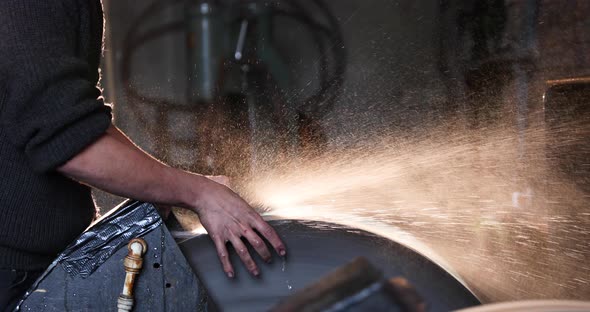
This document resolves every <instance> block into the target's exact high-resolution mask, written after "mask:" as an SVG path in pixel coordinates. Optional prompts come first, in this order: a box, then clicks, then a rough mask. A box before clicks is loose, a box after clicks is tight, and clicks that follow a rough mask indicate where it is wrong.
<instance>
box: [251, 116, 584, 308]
mask: <svg viewBox="0 0 590 312" xmlns="http://www.w3.org/2000/svg"><path fill="white" fill-rule="evenodd" d="M441 133H444V136H440V135H437V136H436V138H425V139H420V140H392V139H382V138H381V139H379V140H373V141H372V142H365V144H363V146H360V147H358V148H347V149H346V150H342V149H337V148H336V149H334V150H333V152H329V153H326V154H323V155H320V156H318V157H315V158H313V157H309V158H307V159H305V160H302V159H301V158H297V159H296V160H289V159H282V160H281V161H280V162H278V163H280V164H279V165H275V166H274V167H272V168H270V169H268V170H266V171H263V172H257V173H256V174H255V175H254V176H253V177H251V178H250V179H249V180H248V181H247V182H245V183H243V186H242V190H241V193H243V195H244V196H245V197H246V198H247V199H248V200H249V201H250V202H252V203H254V204H255V205H256V206H260V207H266V208H267V210H266V214H267V215H274V216H280V217H284V218H295V219H313V220H324V221H331V222H337V223H343V224H346V225H350V226H355V227H358V228H362V229H366V230H371V231H373V232H378V233H379V234H381V235H386V236H388V237H390V238H391V239H394V240H398V241H401V242H403V243H406V244H408V245H411V246H414V248H416V249H417V250H420V251H422V252H427V251H428V250H429V248H430V250H432V251H433V253H431V254H429V255H428V256H430V257H431V258H434V260H435V261H438V262H439V263H442V264H443V266H445V267H447V268H448V269H450V270H451V271H452V272H454V273H457V274H458V275H459V276H460V277H461V278H462V279H463V280H464V281H466V283H467V284H468V286H469V287H470V288H471V289H473V290H474V291H475V292H476V294H477V295H478V296H479V297H480V298H482V299H483V300H484V301H504V300H515V299H533V298H534V299H539V298H571V299H584V298H586V299H587V298H588V296H589V295H590V265H589V263H590V261H588V258H589V256H590V247H589V243H588V242H589V241H590V229H589V228H588V224H590V212H588V210H587V209H585V207H587V205H586V204H587V203H588V198H587V197H584V195H583V193H582V192H581V191H579V190H577V189H576V187H575V186H574V185H573V184H571V183H568V182H566V181H567V179H562V178H560V177H559V176H558V174H556V173H554V172H550V170H549V169H547V167H548V166H546V159H545V153H544V147H543V146H544V144H542V142H543V131H541V130H534V131H528V133H527V134H526V135H527V138H528V142H532V143H527V146H526V148H527V150H528V153H527V155H528V156H527V157H526V158H523V156H522V152H521V151H522V149H520V148H519V146H520V147H522V142H519V141H518V135H516V134H515V133H514V132H511V131H508V130H506V128H505V127H504V128H502V127H500V128H498V129H496V130H494V129H489V128H488V129H486V130H485V131H465V129H459V130H453V131H451V130H449V129H440V131H438V134H441ZM274 163H275V164H276V163H277V162H274ZM548 180H551V181H553V183H552V186H551V189H548V188H547V182H548ZM555 181H557V182H555ZM586 196H587V195H586ZM407 233H409V234H410V235H409V236H408V235H407ZM423 245H426V246H427V247H428V248H425V247H424V246H423Z"/></svg>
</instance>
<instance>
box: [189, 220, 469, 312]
mask: <svg viewBox="0 0 590 312" xmlns="http://www.w3.org/2000/svg"><path fill="white" fill-rule="evenodd" d="M270 224H271V225H272V226H273V227H275V229H276V230H277V232H278V233H279V235H280V236H281V238H282V239H283V241H284V242H285V244H286V246H287V252H288V255H287V257H286V258H285V259H282V258H280V257H279V256H277V255H276V254H274V258H273V261H272V263H271V264H267V263H265V262H264V261H262V259H261V258H260V257H257V255H255V251H253V250H252V249H250V253H251V254H252V255H253V258H254V260H255V261H256V263H257V264H258V266H259V268H260V271H261V276H260V277H259V278H254V277H252V276H251V275H250V274H249V273H248V271H247V270H246V269H245V268H244V266H243V264H242V263H241V262H240V260H239V257H238V256H237V255H236V253H235V252H233V251H231V252H230V254H231V256H230V258H231V261H232V263H233V265H234V270H235V273H236V277H235V278H234V279H229V278H228V277H227V276H226V275H225V274H224V272H223V270H222V269H221V265H220V263H219V260H218V258H217V253H216V249H215V246H214V244H213V242H212V241H211V239H210V238H209V237H208V236H207V235H199V236H195V237H193V238H190V239H187V240H184V241H181V242H179V246H180V249H181V251H182V253H183V254H184V255H185V257H186V258H187V260H188V262H189V264H190V266H191V267H192V268H193V270H194V271H195V273H197V275H198V276H199V278H200V279H201V281H202V282H203V284H204V286H205V288H206V289H207V291H208V293H209V295H210V297H211V299H213V301H214V302H215V303H216V304H217V306H218V307H219V308H220V309H221V310H222V311H230V312H231V311H265V310H268V309H269V308H271V307H272V306H273V305H274V304H276V303H277V302H278V301H280V300H281V299H283V298H286V297H287V296H289V295H291V294H293V293H294V292H295V291H296V290H298V289H301V288H303V287H305V286H307V285H309V284H311V283H313V282H315V281H317V280H318V279H319V278H321V277H322V276H324V275H326V274H327V273H329V272H330V271H332V270H334V269H335V268H337V267H339V266H342V265H344V264H346V263H347V262H349V261H350V260H351V259H353V258H355V257H359V256H363V257H365V258H367V259H368V260H369V261H370V262H371V263H372V264H373V265H375V266H376V267H377V268H379V269H380V270H382V271H383V273H384V275H385V276H386V277H395V276H403V277H405V278H406V279H407V280H408V281H409V282H410V283H411V284H412V285H413V286H414V287H415V288H416V290H417V291H418V293H419V294H420V295H421V296H422V297H423V299H424V300H425V301H426V303H427V304H428V307H429V311H451V310H456V309H460V308H466V307H471V306H474V305H478V304H480V302H479V301H478V299H477V298H476V297H475V296H474V295H473V294H472V293H471V292H470V291H469V290H468V289H467V288H466V287H465V286H464V285H463V284H462V283H461V282H460V281H459V280H457V279H456V278H455V277H453V275H451V274H450V273H449V272H447V271H446V270H444V269H443V268H442V267H441V266H439V265H437V264H436V263H434V262H433V261H431V260H429V259H428V258H426V257H425V256H423V255H421V254H420V253H418V252H416V251H414V250H413V249H410V248H409V247H407V246H404V245H402V244H400V243H397V242H395V241H392V240H390V239H387V238H385V237H381V236H378V235H375V234H372V233H369V232H366V231H361V230H358V229H354V228H349V227H344V226H341V225H336V224H332V223H327V222H321V221H297V220H278V221H270Z"/></svg>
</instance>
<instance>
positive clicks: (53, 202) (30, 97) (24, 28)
mask: <svg viewBox="0 0 590 312" xmlns="http://www.w3.org/2000/svg"><path fill="white" fill-rule="evenodd" d="M102 27H103V17H102V8H101V4H100V1H99V0H3V1H2V3H1V4H0V179H1V182H0V183H1V184H0V268H16V269H23V270H31V269H39V268H43V267H45V266H47V265H48V264H49V263H50V262H51V261H52V260H53V259H54V258H55V256H56V255H57V253H59V252H60V251H62V250H63V249H64V248H65V247H66V246H67V245H68V244H69V243H71V242H72V241H73V240H74V239H75V238H76V237H77V236H78V235H79V234H80V233H81V232H82V231H83V230H84V229H85V228H86V227H87V226H88V225H89V224H90V222H91V221H92V219H93V217H94V215H95V207H94V203H93V201H92V198H91V195H90V189H89V188H88V187H87V186H84V185H82V184H80V183H77V182H75V181H72V180H70V179H68V178H66V177H64V176H62V175H60V174H59V173H57V172H56V171H55V169H56V168H57V167H59V166H60V165H62V164H64V163H65V162H67V161H68V160H69V159H71V158H72V157H74V156H75V155H76V154H77V153H79V152H80V151H81V150H83V149H84V148H85V147H86V146H88V145H89V144H91V143H92V142H93V141H95V140H96V139H97V138H98V137H100V136H101V135H102V134H103V133H104V132H105V130H106V129H107V128H108V126H109V125H110V121H111V115H110V108H109V107H108V106H105V104H104V103H103V101H102V98H101V92H100V90H99V89H98V88H97V87H96V85H97V82H98V79H99V73H98V66H99V60H100V54H101V45H102Z"/></svg>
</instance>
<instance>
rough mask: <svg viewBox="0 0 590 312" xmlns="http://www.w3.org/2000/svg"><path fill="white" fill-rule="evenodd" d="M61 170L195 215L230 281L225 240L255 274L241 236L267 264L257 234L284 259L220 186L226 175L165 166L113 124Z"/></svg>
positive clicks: (280, 247) (265, 228)
mask: <svg viewBox="0 0 590 312" xmlns="http://www.w3.org/2000/svg"><path fill="white" fill-rule="evenodd" d="M58 171H59V172H61V173H62V174H64V175H67V176H69V177H71V178H72V179H75V180H78V181H80V182H82V183H86V184H89V185H92V186H94V187H97V188H99V189H102V190H105V191H107V192H110V193H112V194H115V195H119V196H122V197H128V198H133V199H136V200H141V201H145V202H150V203H154V204H156V205H163V206H175V207H183V208H187V209H191V210H193V211H195V212H196V213H197V214H199V217H200V219H201V223H202V224H203V226H204V227H205V229H207V231H208V232H209V235H210V236H211V238H212V239H213V241H214V242H215V246H216V248H217V251H218V254H219V258H220V259H221V263H222V265H223V269H224V270H225V272H226V273H227V275H228V276H229V277H232V276H233V275H234V270H233V267H232V265H231V263H230V262H229V256H228V252H227V248H226V243H227V242H230V243H231V244H232V245H233V246H234V248H235V250H236V251H237V253H238V255H239V256H240V258H241V259H242V261H243V262H244V263H245V265H246V267H247V268H248V270H249V271H250V272H251V273H252V274H254V275H258V274H260V271H259V270H258V268H257V267H256V264H255V263H254V261H253V260H252V257H251V256H250V254H249V253H248V249H247V248H246V246H245V245H244V243H243V242H242V239H241V238H242V237H243V238H245V239H246V240H247V241H248V242H250V244H252V246H253V247H254V249H255V250H256V251H257V252H258V254H260V256H261V257H262V259H264V260H270V252H269V251H268V249H267V248H266V245H265V243H264V241H263V240H262V238H261V237H260V236H259V234H257V233H256V231H257V232H258V233H260V234H262V236H263V237H264V238H266V239H267V240H268V241H269V242H270V243H271V244H272V246H273V247H274V249H275V250H276V251H277V252H278V253H279V255H282V256H283V255H285V246H284V244H283V242H282V241H281V240H280V238H279V237H278V235H277V233H276V232H275V231H274V229H273V228H272V227H271V226H270V225H269V224H268V223H266V222H265V221H264V220H263V219H262V217H260V215H259V214H258V213H256V211H254V209H252V208H251V207H250V206H249V205H248V204H247V203H246V202H245V201H244V200H243V199H241V198H240V197H239V196H238V195H237V194H236V193H234V192H233V191H231V190H230V189H229V188H227V187H226V186H224V185H222V184H220V183H228V182H229V181H228V179H227V178H226V177H220V176H217V177H209V178H207V177H205V176H202V175H198V174H193V173H190V172H186V171H182V170H178V169H174V168H171V167H169V166H166V165H164V164H163V163H161V162H159V161H157V160H156V159H154V158H152V157H151V156H149V155H148V154H146V153H145V152H143V151H142V150H140V149H139V148H138V147H137V146H135V145H134V144H133V143H132V142H131V141H129V139H128V138H127V137H126V136H125V135H124V134H123V133H121V132H120V131H119V130H118V129H117V128H115V127H114V126H111V128H109V129H108V130H107V132H106V133H105V134H104V135H103V136H102V137H100V138H99V139H98V140H97V141H96V142H94V143H93V144H91V145H89V146H88V147H86V148H85V149H84V150H83V151H82V152H80V153H79V154H78V155H76V156H75V157H74V158H72V159H71V160H69V161H68V162H66V163H65V164H63V165H62V166H61V167H59V168H58ZM213 180H214V181H218V182H220V183H217V182H214V181H213ZM163 212H164V213H165V212H166V211H165V210H164V211H163Z"/></svg>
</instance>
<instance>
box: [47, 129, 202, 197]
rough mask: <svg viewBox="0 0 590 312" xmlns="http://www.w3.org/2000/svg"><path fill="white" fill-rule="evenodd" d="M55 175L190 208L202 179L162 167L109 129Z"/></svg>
mask: <svg viewBox="0 0 590 312" xmlns="http://www.w3.org/2000/svg"><path fill="white" fill-rule="evenodd" d="M58 171H59V172H60V173H62V174H64V175H66V176H69V177H71V178H73V179H75V180H77V181H80V182H83V183H85V184H89V185H92V186H94V187H97V188H100V189H102V190H105V191H107V192H110V193H113V194H116V195H119V196H123V197H129V198H133V199H137V200H141V201H148V202H153V203H158V204H165V205H175V206H181V207H187V208H191V207H193V206H194V202H193V201H194V200H195V199H197V198H198V197H199V196H198V192H199V190H200V187H199V181H200V180H201V179H205V178H204V177H202V176H198V175H195V174H191V173H188V172H184V171H181V170H177V169H174V168H171V167H169V166H166V165H164V164H162V163H161V162H159V161H157V160H156V159H154V158H152V157H151V156H149V155H148V154H146V153H145V152H143V151H142V150H140V149H139V148H137V147H136V146H135V145H134V144H133V143H132V142H131V141H129V140H128V139H127V137H126V136H125V135H124V134H122V133H121V132H120V131H119V130H118V129H117V128H115V127H114V126H111V127H110V128H109V129H108V130H107V132H106V133H105V134H104V135H103V136H102V137H100V138H99V139H98V140H97V141H96V142H94V143H93V144H91V145H90V146H88V147H87V148H86V149H84V150H83V151H82V152H81V153H79V154H78V155H76V156H75V157H74V158H72V159H71V160H69V161H68V162H67V163H65V164H64V165H63V166H61V167H59V168H58Z"/></svg>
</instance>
